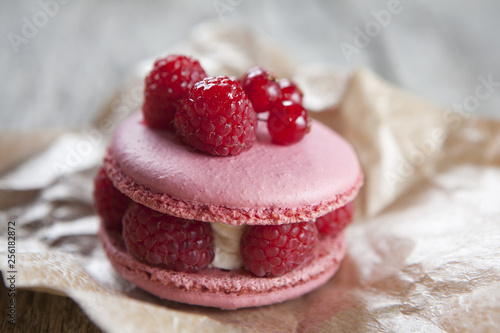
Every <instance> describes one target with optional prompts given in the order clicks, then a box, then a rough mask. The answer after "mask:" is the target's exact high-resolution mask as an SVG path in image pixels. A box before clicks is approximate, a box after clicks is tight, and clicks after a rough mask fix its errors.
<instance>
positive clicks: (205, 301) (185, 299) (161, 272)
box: [99, 225, 346, 310]
mask: <svg viewBox="0 0 500 333" xmlns="http://www.w3.org/2000/svg"><path fill="white" fill-rule="evenodd" d="M99 238H100V240H101V243H102V245H103V248H104V250H105V252H106V254H107V256H108V258H109V260H110V262H111V264H112V266H113V268H114V269H115V270H116V272H118V274H120V275H121V276H122V277H123V278H125V279H126V280H127V281H129V282H131V283H133V284H134V285H136V286H138V287H139V288H141V289H143V290H146V291H148V292H149V293H151V294H153V295H156V296H158V297H160V298H164V299H168V300H172V301H176V302H181V303H187V304H192V305H201V306H208V307H216V308H220V309H224V310H234V309H238V308H246V307H255V306H263V305H269V304H275V303H279V302H283V301H286V300H290V299H294V298H297V297H300V296H302V295H304V294H306V293H308V292H310V291H312V290H314V289H316V288H318V287H319V286H321V285H323V284H324V283H325V282H326V281H328V280H329V279H330V278H331V277H332V276H333V275H334V274H335V272H336V271H337V270H338V268H339V266H340V263H341V260H342V259H343V257H344V255H345V252H346V246H345V240H344V235H343V233H341V234H339V235H338V236H337V237H325V238H321V239H320V243H319V246H318V247H317V250H316V252H315V255H314V258H313V260H312V261H311V262H310V263H309V264H307V265H306V266H305V267H302V268H300V269H298V270H295V271H293V272H290V273H288V274H285V275H283V276H281V277H276V278H260V277H255V276H253V275H252V274H250V273H248V272H247V271H245V270H243V269H240V270H233V271H224V270H221V269H217V268H208V269H205V270H203V271H201V272H198V273H181V272H175V271H171V270H168V269H163V268H158V267H153V266H149V265H147V264H144V263H142V262H140V261H138V260H137V259H135V258H134V257H132V256H131V255H130V254H129V253H127V250H126V248H125V245H124V243H123V239H122V238H121V235H120V234H118V233H116V232H113V231H109V230H106V229H105V228H104V227H103V226H102V225H101V228H100V230H99Z"/></svg>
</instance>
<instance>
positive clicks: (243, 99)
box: [142, 55, 310, 156]
mask: <svg viewBox="0 0 500 333" xmlns="http://www.w3.org/2000/svg"><path fill="white" fill-rule="evenodd" d="M302 97H303V95H302V92H301V91H300V89H299V88H298V87H297V85H295V83H293V82H292V81H290V80H289V79H281V80H278V79H276V76H275V75H273V74H272V73H269V72H267V71H266V70H264V69H262V68H260V67H254V68H251V69H250V70H248V71H247V72H246V73H245V74H244V75H243V77H242V78H241V79H240V80H238V79H230V78H228V77H225V76H219V77H207V75H206V73H205V71H204V69H203V68H202V67H201V65H200V63H199V62H198V61H197V60H194V59H192V58H190V57H187V56H184V55H169V56H167V57H166V58H162V59H159V60H157V61H156V62H155V64H154V66H153V69H152V70H151V72H150V73H149V74H148V76H147V77H146V80H145V88H144V104H143V106H142V111H143V114H144V119H145V121H146V123H147V124H148V125H149V126H150V127H153V128H157V129H161V130H175V131H176V132H177V134H178V135H179V136H180V137H181V138H182V139H183V140H184V141H185V142H186V143H188V144H190V145H192V146H193V147H195V148H196V149H198V150H200V151H203V152H206V153H209V154H212V155H217V156H227V155H237V154H239V153H241V152H243V151H245V150H247V149H249V148H250V147H251V146H252V144H253V142H254V141H255V140H256V131H257V125H258V121H257V116H256V113H260V112H269V116H268V119H267V127H268V130H269V133H270V135H271V138H272V142H273V143H276V144H281V145H288V144H292V143H295V142H298V141H300V140H301V139H302V138H303V137H304V135H305V134H306V132H307V131H308V129H309V122H310V120H309V116H308V113H307V110H306V109H304V107H303V106H302Z"/></svg>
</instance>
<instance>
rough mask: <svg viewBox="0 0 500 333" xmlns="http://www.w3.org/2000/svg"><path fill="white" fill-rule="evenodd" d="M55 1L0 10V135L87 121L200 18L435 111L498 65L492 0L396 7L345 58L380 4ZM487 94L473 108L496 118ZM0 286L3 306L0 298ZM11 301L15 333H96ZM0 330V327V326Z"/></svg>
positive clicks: (54, 299) (40, 301) (73, 313)
mask: <svg viewBox="0 0 500 333" xmlns="http://www.w3.org/2000/svg"><path fill="white" fill-rule="evenodd" d="M57 1H58V2H56V0H51V1H48V0H47V1H45V2H44V1H41V2H38V1H28V0H22V1H2V2H1V3H0V17H1V20H2V27H1V29H3V31H2V35H3V36H5V37H3V38H2V43H3V44H2V47H1V48H0V73H1V77H2V80H0V129H2V130H13V131H30V130H32V129H46V128H61V127H64V128H65V127H71V128H78V127H81V126H83V125H86V124H90V122H91V121H92V119H94V118H95V117H96V116H97V115H98V114H99V112H100V109H101V107H102V106H103V105H105V104H106V101H107V100H108V98H109V97H110V95H111V93H112V91H113V89H114V87H115V86H116V85H117V84H119V82H120V81H121V80H122V79H123V78H124V76H125V75H126V73H127V71H129V70H130V68H131V67H132V66H134V64H136V63H137V62H138V61H140V60H142V59H144V58H147V57H150V56H152V55H155V54H162V52H164V51H165V50H167V49H168V48H169V47H171V46H172V45H173V44H175V43H178V42H180V41H182V40H183V39H184V38H186V36H187V35H188V34H189V30H190V28H191V27H193V26H194V25H195V24H197V23H199V22H203V21H206V20H219V21H221V22H223V21H224V20H233V21H234V20H236V21H241V22H242V23H245V24H247V25H249V26H252V27H255V29H258V30H260V31H263V32H264V33H266V34H268V35H269V36H270V37H271V38H273V39H275V40H276V41H277V43H278V44H280V45H282V46H283V48H284V49H285V50H287V51H288V52H289V53H290V56H291V57H292V58H294V59H295V60H297V61H298V62H299V63H300V62H323V63H331V64H333V65H338V66H342V67H349V66H352V67H358V66H365V67H369V68H370V69H371V70H373V71H375V72H377V73H378V74H379V75H381V76H383V77H384V78H386V79H387V80H389V81H390V82H393V83H394V84H396V85H399V86H401V87H403V88H406V89H408V90H410V91H412V92H414V93H416V94H418V95H421V96H423V97H424V98H428V99H430V100H434V101H436V102H439V103H441V104H443V105H445V106H452V105H454V104H456V103H462V102H463V101H464V100H465V99H466V98H467V97H468V96H471V94H474V91H475V88H476V87H477V85H478V77H479V76H483V77H488V76H491V77H492V78H493V79H494V80H495V81H500V57H498V56H493V55H498V54H500V40H499V39H498V38H497V36H496V32H497V31H498V30H499V29H498V28H499V26H500V23H499V22H500V21H498V13H499V12H500V2H498V1H478V2H467V1H444V2H440V3H439V4H435V3H434V2H433V1H431V0H429V1H422V2H418V3H415V2H401V6H402V7H401V8H400V9H401V10H400V11H399V12H398V13H397V14H393V15H392V16H391V18H390V22H389V23H388V24H387V26H385V27H384V28H383V29H382V30H381V31H380V33H379V34H377V35H376V36H373V37H372V38H370V42H369V44H367V45H365V46H363V47H360V48H359V49H358V51H359V53H357V54H356V55H355V56H353V57H352V58H349V59H347V57H346V56H345V53H343V51H342V48H341V45H342V43H348V44H354V43H355V39H356V31H357V30H356V29H357V28H360V29H364V28H365V27H366V26H367V24H368V23H369V22H372V21H374V20H376V15H377V14H376V13H380V11H382V10H388V8H387V6H388V2H387V1H386V0H378V1H370V2H365V1H352V2H347V1H336V2H330V1H320V0H318V1H308V2H303V1H299V0H294V1H283V0H277V1H273V2H266V1H244V0H241V1H231V2H228V1H225V0H221V2H224V3H230V5H229V7H227V6H226V7H224V8H226V10H222V9H221V7H217V6H216V5H215V4H216V3H217V2H216V1H194V0H190V1H164V0H154V1H153V0H151V1H147V2H139V1H132V0H125V1H124V0H122V1H118V0H108V1H82V0H73V1H68V0H66V1H62V0H57ZM40 3H50V4H52V5H51V7H50V6H49V7H47V6H45V7H43V6H42V5H40ZM63 3H67V4H63ZM374 13H375V14H374ZM35 24H36V25H35ZM30 29H31V30H30ZM358 38H359V37H358ZM20 41H21V42H20ZM349 60H350V61H349ZM499 92H500V89H498V88H497V89H496V91H495V92H494V93H493V94H492V96H491V97H490V98H488V99H487V100H484V101H481V104H480V106H479V108H478V110H477V111H476V112H477V113H478V114H481V115H486V116H490V117H497V118H500V94H499ZM0 289H1V297H0V303H1V307H2V309H4V306H5V302H6V301H7V297H6V295H5V292H6V291H5V288H3V287H0ZM17 300H18V309H17V311H18V317H17V319H18V324H17V325H16V329H17V331H19V332H95V331H98V328H96V327H95V325H94V324H92V323H91V322H89V321H88V319H87V318H86V317H85V315H84V314H83V313H82V311H81V310H80V309H79V307H78V306H77V305H76V304H75V303H74V302H73V301H72V300H70V299H68V298H65V297H61V296H54V295H48V294H43V293H39V292H32V291H26V290H18V293H17ZM3 314H4V310H2V315H3ZM7 329H9V327H8V324H6V321H5V320H4V321H2V323H1V324H0V330H1V331H2V332H7V331H8V330H7Z"/></svg>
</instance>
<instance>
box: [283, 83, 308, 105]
mask: <svg viewBox="0 0 500 333" xmlns="http://www.w3.org/2000/svg"><path fill="white" fill-rule="evenodd" d="M279 85H280V88H281V94H282V98H281V100H282V101H292V102H295V103H297V104H302V97H303V96H304V94H303V93H302V91H301V90H300V89H299V87H297V85H296V84H295V82H293V81H292V80H289V79H281V80H279Z"/></svg>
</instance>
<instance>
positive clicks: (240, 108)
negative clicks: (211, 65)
mask: <svg viewBox="0 0 500 333" xmlns="http://www.w3.org/2000/svg"><path fill="white" fill-rule="evenodd" d="M175 126H176V128H177V133H178V134H179V135H180V136H181V137H182V138H183V139H184V141H185V142H186V143H188V144H190V145H192V146H194V147H195V148H197V149H198V150H201V151H204V152H207V153H209V154H212V155H220V156H227V155H237V154H239V153H241V152H243V151H245V150H247V149H248V148H250V147H251V146H252V144H253V142H254V141H255V138H256V131H257V115H256V113H255V111H254V110H253V107H252V104H251V103H250V101H249V100H248V98H247V96H246V95H245V93H244V92H243V89H242V88H241V85H240V84H239V83H238V82H236V81H233V80H231V79H229V78H227V77H225V76H218V77H210V78H206V79H203V80H202V81H200V82H198V83H196V84H195V85H194V87H193V88H192V89H191V91H190V92H189V94H188V96H186V98H184V99H183V100H182V102H181V105H180V108H179V111H178V112H177V115H176V116H175Z"/></svg>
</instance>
